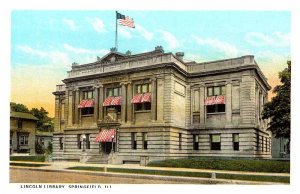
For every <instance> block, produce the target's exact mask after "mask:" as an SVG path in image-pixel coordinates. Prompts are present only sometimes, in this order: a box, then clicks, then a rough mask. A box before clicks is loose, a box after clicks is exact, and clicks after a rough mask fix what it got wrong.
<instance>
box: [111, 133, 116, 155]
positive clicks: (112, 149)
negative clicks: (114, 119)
mask: <svg viewBox="0 0 300 194" xmlns="http://www.w3.org/2000/svg"><path fill="white" fill-rule="evenodd" d="M114 138H115V136H114V135H113V136H111V152H113V151H114Z"/></svg>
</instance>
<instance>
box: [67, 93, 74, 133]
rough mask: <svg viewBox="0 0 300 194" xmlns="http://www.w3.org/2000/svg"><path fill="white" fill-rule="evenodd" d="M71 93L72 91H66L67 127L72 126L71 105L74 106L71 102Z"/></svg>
mask: <svg viewBox="0 0 300 194" xmlns="http://www.w3.org/2000/svg"><path fill="white" fill-rule="evenodd" d="M72 93H73V91H72V90H68V91H67V98H68V117H67V119H68V124H67V125H68V126H69V127H70V126H72V124H73V105H74V102H73V94H72Z"/></svg>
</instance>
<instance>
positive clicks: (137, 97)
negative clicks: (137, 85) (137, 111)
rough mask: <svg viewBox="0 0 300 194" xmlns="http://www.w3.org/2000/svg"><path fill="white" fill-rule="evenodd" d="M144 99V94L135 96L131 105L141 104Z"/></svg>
mask: <svg viewBox="0 0 300 194" xmlns="http://www.w3.org/2000/svg"><path fill="white" fill-rule="evenodd" d="M142 97H143V94H136V95H134V96H133V98H132V99H131V103H133V104H137V103H141V101H142Z"/></svg>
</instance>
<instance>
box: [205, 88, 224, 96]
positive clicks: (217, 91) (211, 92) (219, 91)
mask: <svg viewBox="0 0 300 194" xmlns="http://www.w3.org/2000/svg"><path fill="white" fill-rule="evenodd" d="M219 95H225V86H214V87H207V96H219Z"/></svg>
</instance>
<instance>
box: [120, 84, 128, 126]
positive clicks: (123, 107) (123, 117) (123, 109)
mask: <svg viewBox="0 0 300 194" xmlns="http://www.w3.org/2000/svg"><path fill="white" fill-rule="evenodd" d="M121 87H122V104H121V122H123V123H125V122H126V109H127V107H126V104H127V103H126V102H127V94H126V84H125V83H121Z"/></svg>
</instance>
